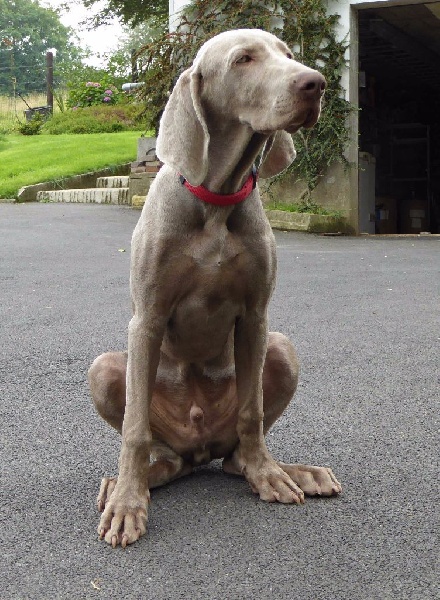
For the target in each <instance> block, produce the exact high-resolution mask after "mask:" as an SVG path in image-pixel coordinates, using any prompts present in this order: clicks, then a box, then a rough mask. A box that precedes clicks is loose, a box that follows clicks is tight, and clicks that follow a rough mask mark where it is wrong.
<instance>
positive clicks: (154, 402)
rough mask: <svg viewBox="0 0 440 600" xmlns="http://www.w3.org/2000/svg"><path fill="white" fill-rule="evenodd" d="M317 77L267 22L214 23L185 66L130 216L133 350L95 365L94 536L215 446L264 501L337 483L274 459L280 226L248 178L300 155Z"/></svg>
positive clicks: (281, 396) (284, 360)
mask: <svg viewBox="0 0 440 600" xmlns="http://www.w3.org/2000/svg"><path fill="white" fill-rule="evenodd" d="M324 88H325V80H324V77H323V76H322V75H321V74H320V73H318V72H317V71H314V70H312V69H309V68H307V67H305V66H304V65H302V64H300V63H298V62H296V61H295V60H294V59H293V57H292V54H291V52H290V50H289V48H288V47H287V46H286V45H285V44H284V43H283V42H282V41H280V40H279V39H278V38H277V37H275V36H274V35H272V34H270V33H267V32H264V31H260V30H250V29H242V30H235V31H228V32H225V33H222V34H220V35H218V36H215V37H214V38H212V39H211V40H209V41H208V42H206V43H205V44H204V45H203V46H202V47H201V49H200V50H199V52H198V54H197V56H196V58H195V60H194V63H193V65H192V66H191V67H190V68H189V69H187V70H186V71H184V73H182V75H181V76H180V78H179V80H178V81H177V84H176V86H175V88H174V90H173V92H172V94H171V96H170V98H169V101H168V104H167V106H166V108H165V111H164V114H163V117H162V120H161V124H160V131H159V136H158V141H157V155H158V157H159V158H160V160H161V161H162V162H163V163H164V166H163V167H162V169H161V171H160V172H159V173H158V175H157V177H156V179H155V181H154V183H153V185H152V186H151V189H150V192H149V195H148V198H147V201H146V203H145V206H144V208H143V211H142V214H141V216H140V219H139V222H138V224H137V226H136V228H135V230H134V234H133V240H132V254H131V277H130V286H131V297H132V303H133V317H132V319H131V321H130V325H129V330H128V352H127V353H125V352H109V353H106V354H103V355H101V356H99V357H98V358H97V359H96V360H95V361H94V362H93V364H92V366H91V368H90V371H89V381H90V387H91V393H92V397H93V400H94V403H95V405H96V408H97V410H98V412H99V414H100V415H101V416H102V417H103V418H104V419H105V420H106V421H107V422H108V423H109V424H110V425H111V426H112V427H114V428H115V429H116V430H117V431H119V432H120V433H122V447H121V453H120V458H119V476H118V478H117V479H116V478H104V479H103V480H102V483H101V488H100V491H99V496H98V508H99V510H100V511H103V514H102V516H101V520H100V523H99V526H98V533H99V536H100V538H101V539H102V538H105V540H106V542H108V543H109V544H111V545H112V546H113V547H115V546H117V545H118V544H121V545H122V546H123V547H125V546H126V545H127V544H131V543H133V542H135V541H136V540H137V539H138V538H139V537H140V536H141V535H143V534H144V533H145V532H146V524H147V507H148V502H149V498H150V495H149V490H150V489H152V488H154V487H157V486H160V485H164V484H165V483H167V482H169V481H171V480H173V479H176V478H178V477H182V476H183V475H186V474H188V473H190V472H191V470H192V469H193V467H195V466H198V465H202V464H206V463H209V462H210V461H211V460H213V459H219V458H222V459H223V469H224V471H225V472H226V473H232V474H235V475H242V476H244V477H245V478H246V479H247V480H248V482H249V484H250V486H251V488H252V490H253V492H255V493H256V494H259V496H260V498H261V499H262V500H266V501H268V502H275V501H277V502H283V503H286V504H293V503H296V504H300V503H303V502H304V494H308V495H323V496H330V495H332V494H338V493H340V492H341V486H340V484H339V482H338V481H337V479H336V477H335V476H334V474H333V473H332V471H331V470H330V469H329V468H326V467H315V466H308V465H298V464H293V465H291V464H284V463H281V462H276V461H275V460H274V459H273V458H272V457H271V455H270V454H269V452H268V450H267V448H266V444H265V434H266V433H267V432H268V430H269V429H270V427H271V426H272V425H273V423H274V422H275V421H276V420H277V419H278V418H279V417H280V415H281V414H282V413H283V411H284V410H285V408H286V407H287V405H288V404H289V402H290V400H291V398H292V396H293V394H294V392H295V389H296V386H297V381H298V370H299V369H298V362H297V358H296V355H295V350H294V348H293V346H292V344H291V343H290V341H289V340H288V339H287V338H286V337H285V336H284V335H282V334H280V333H269V332H268V325H267V309H268V302H269V299H270V297H271V294H272V290H273V288H274V284H275V273H276V255H275V241H274V236H273V234H272V231H271V228H270V225H269V223H268V221H267V218H266V216H265V213H264V209H263V206H262V203H261V200H260V196H259V192H258V186H257V185H256V178H257V175H256V172H255V168H254V165H256V164H257V162H258V173H259V176H260V177H272V176H274V175H276V174H277V173H280V172H281V171H282V170H284V169H285V168H286V167H287V166H288V165H289V164H290V163H291V162H292V161H293V160H294V158H295V155H296V153H295V149H294V146H293V143H292V137H291V134H293V133H295V132H296V131H298V129H299V128H300V127H312V126H313V125H314V124H315V123H316V121H317V119H318V117H319V114H320V109H321V98H322V96H323V94H324Z"/></svg>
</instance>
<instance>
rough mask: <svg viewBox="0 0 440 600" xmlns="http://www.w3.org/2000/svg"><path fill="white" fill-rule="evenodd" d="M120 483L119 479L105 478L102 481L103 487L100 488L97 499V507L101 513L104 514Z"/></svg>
mask: <svg viewBox="0 0 440 600" xmlns="http://www.w3.org/2000/svg"><path fill="white" fill-rule="evenodd" d="M117 481H118V478H117V477H103V478H102V481H101V487H100V488H99V493H98V497H97V498H96V506H97V507H98V510H99V512H102V511H103V510H104V508H105V505H106V504H107V502H108V500H109V499H110V496H111V495H112V493H113V490H114V489H115V487H116V483H117Z"/></svg>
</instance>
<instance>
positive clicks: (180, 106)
mask: <svg viewBox="0 0 440 600" xmlns="http://www.w3.org/2000/svg"><path fill="white" fill-rule="evenodd" d="M200 84H201V77H200V72H199V70H198V69H197V67H190V68H189V69H187V70H186V71H184V72H183V73H182V75H181V76H180V77H179V79H178V81H177V83H176V85H175V87H174V89H173V91H172V93H171V96H170V98H169V100H168V103H167V105H166V107H165V110H164V113H163V115H162V119H161V121H160V127H159V135H158V138H157V146H156V154H157V156H158V158H159V160H161V161H162V162H163V163H165V164H167V165H169V166H171V167H173V169H175V170H176V171H177V172H179V173H180V174H181V175H183V176H184V177H185V179H187V180H188V181H189V183H191V184H192V185H200V184H201V183H202V181H203V180H204V179H205V177H206V173H207V171H208V145H209V132H208V127H207V125H206V120H205V116H204V111H203V107H202V104H201V101H200V92H201V90H200Z"/></svg>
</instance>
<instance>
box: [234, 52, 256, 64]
mask: <svg viewBox="0 0 440 600" xmlns="http://www.w3.org/2000/svg"><path fill="white" fill-rule="evenodd" d="M251 60H252V58H251V57H250V56H249V54H244V55H243V56H240V58H238V59H237V60H236V61H235V64H237V65H242V64H244V63H248V62H251Z"/></svg>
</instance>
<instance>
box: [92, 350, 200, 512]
mask: <svg viewBox="0 0 440 600" xmlns="http://www.w3.org/2000/svg"><path fill="white" fill-rule="evenodd" d="M126 371H127V354H126V353H125V352H107V353H105V354H101V356H98V358H97V359H96V360H95V361H94V362H93V364H92V366H91V367H90V369H89V383H90V390H91V394H92V398H93V402H94V404H95V407H96V410H97V411H98V413H99V414H100V415H101V417H102V418H103V419H104V420H105V421H107V423H109V424H110V425H111V426H112V427H114V428H115V429H116V430H117V431H119V433H121V431H122V423H123V420H124V412H125V400H126V383H125V378H126ZM150 461H151V464H150V469H149V473H148V487H149V489H150V490H151V489H153V488H155V487H159V486H161V485H165V484H166V483H168V482H169V481H172V480H174V479H177V478H178V477H183V476H184V475H188V474H189V473H190V472H191V471H192V466H191V465H190V464H188V463H187V462H185V461H184V460H183V458H182V457H181V456H179V455H178V454H176V453H175V452H174V451H173V450H172V449H171V448H170V447H169V446H167V445H166V444H164V443H162V442H160V441H158V440H153V445H152V449H151V454H150ZM116 482H117V478H116V477H104V478H103V479H102V482H101V487H100V490H99V494H98V498H97V505H98V510H99V511H103V510H104V507H105V504H106V502H107V500H108V499H109V498H110V496H111V494H112V492H113V490H114V488H115V486H116Z"/></svg>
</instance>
